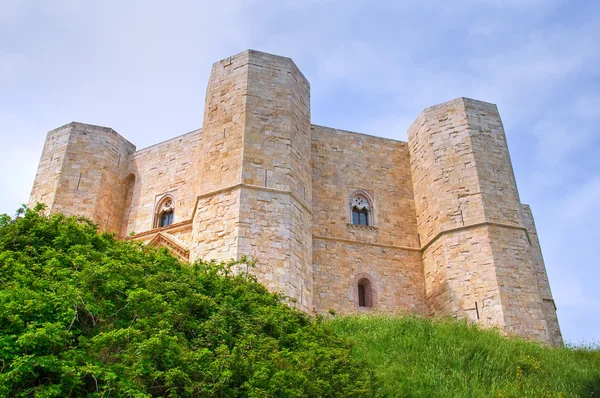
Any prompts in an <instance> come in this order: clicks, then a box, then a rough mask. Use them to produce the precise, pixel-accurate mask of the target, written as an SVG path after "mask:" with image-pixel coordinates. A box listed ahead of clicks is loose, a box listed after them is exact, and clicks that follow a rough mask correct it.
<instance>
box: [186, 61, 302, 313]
mask: <svg viewBox="0 0 600 398" xmlns="http://www.w3.org/2000/svg"><path fill="white" fill-rule="evenodd" d="M309 101H310V95H309V85H308V82H307V81H306V79H305V78H304V76H302V74H301V73H300V71H299V69H298V68H297V67H296V65H294V63H293V62H292V61H291V60H290V59H289V58H284V57H278V56H274V55H270V54H264V53H260V52H256V51H252V50H248V51H245V52H243V53H241V54H238V55H236V56H233V57H230V58H227V59H225V60H222V61H220V62H218V63H216V64H215V65H214V66H213V70H212V73H211V77H210V80H209V86H208V89H207V98H206V107H205V114H204V120H205V121H204V126H203V129H202V137H201V144H200V172H199V175H200V184H199V192H200V199H199V200H198V205H197V208H196V213H195V217H194V221H193V232H192V236H193V239H194V241H196V242H198V243H199V244H198V247H196V248H194V249H193V250H192V258H198V257H202V258H208V257H210V258H219V259H222V258H224V256H227V258H231V257H237V258H239V257H240V256H241V255H248V256H249V257H250V258H252V259H257V260H258V264H259V267H258V268H257V269H256V270H255V271H256V273H257V275H258V276H259V278H260V279H261V281H265V283H266V284H267V285H268V286H269V287H270V288H271V289H273V290H277V291H282V292H283V293H284V294H286V295H287V296H290V297H291V298H294V299H295V300H296V303H297V305H298V306H299V307H300V308H302V309H303V310H306V311H309V312H311V311H312V309H313V308H312V307H313V306H312V294H313V293H312V267H311V259H312V253H311V250H312V245H311V239H310V225H311V223H312V221H311V213H312V211H311V204H312V203H311V195H312V185H311V173H310V171H311V169H310V148H311V147H310V102H309ZM234 198H235V199H234ZM224 206H225V207H226V208H227V209H228V210H227V217H220V216H219V215H218V214H217V212H218V211H220V210H219V209H221V208H223V207H224ZM236 206H237V218H236V210H235V209H236ZM216 219H218V220H219V221H218V222H216V223H211V222H209V221H207V220H216ZM211 224H214V225H211ZM215 236H217V237H218V238H219V239H220V240H221V241H224V242H225V245H221V247H220V248H217V247H212V246H211V245H210V244H207V242H211V240H212V239H214V237H215ZM232 253H233V254H235V256H232V255H231V254H232Z"/></svg>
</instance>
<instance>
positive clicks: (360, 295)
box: [358, 285, 366, 307]
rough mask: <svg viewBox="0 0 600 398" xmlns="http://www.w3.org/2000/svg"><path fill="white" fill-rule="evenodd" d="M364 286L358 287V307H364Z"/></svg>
mask: <svg viewBox="0 0 600 398" xmlns="http://www.w3.org/2000/svg"><path fill="white" fill-rule="evenodd" d="M365 298H366V297H365V285H358V306H359V307H365V306H366V304H365V303H366V300H365Z"/></svg>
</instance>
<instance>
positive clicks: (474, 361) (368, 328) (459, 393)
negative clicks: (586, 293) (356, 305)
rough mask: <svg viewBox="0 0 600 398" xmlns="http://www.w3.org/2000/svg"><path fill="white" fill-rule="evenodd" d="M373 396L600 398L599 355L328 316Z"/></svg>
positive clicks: (424, 323)
mask: <svg viewBox="0 0 600 398" xmlns="http://www.w3.org/2000/svg"><path fill="white" fill-rule="evenodd" d="M329 326H330V328H331V329H332V330H333V331H334V332H335V333H336V334H338V335H340V336H344V337H346V338H347V339H348V340H349V341H350V342H352V343H353V346H354V348H353V352H354V355H355V357H356V358H357V359H359V360H361V361H365V363H366V364H367V366H368V368H369V369H371V370H373V371H374V372H375V376H376V380H377V395H378V396H381V397H600V349H599V348H598V346H597V345H596V346H595V347H585V346H582V347H578V348H550V347H545V346H541V345H539V344H537V343H532V342H527V341H524V340H521V339H516V338H506V337H502V336H501V335H500V334H498V333H497V332H496V331H494V330H481V329H479V328H477V327H476V326H474V325H468V324H467V323H466V322H459V321H455V320H428V319H423V318H419V317H413V316H405V317H388V316H366V315H359V316H352V317H336V318H334V319H333V320H331V321H329Z"/></svg>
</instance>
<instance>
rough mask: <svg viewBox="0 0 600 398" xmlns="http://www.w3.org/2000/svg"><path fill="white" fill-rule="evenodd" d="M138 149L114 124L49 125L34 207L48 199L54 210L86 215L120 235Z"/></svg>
mask: <svg viewBox="0 0 600 398" xmlns="http://www.w3.org/2000/svg"><path fill="white" fill-rule="evenodd" d="M133 152H135V146H134V145H133V144H132V143H130V142H129V141H127V140H126V139H125V138H123V137H121V136H120V135H119V134H117V133H116V132H115V131H114V130H113V129H111V128H109V127H100V126H92V125H89V124H83V123H76V122H73V123H69V124H67V125H65V126H62V127H59V128H57V129H56V130H52V131H50V132H49V133H48V135H47V136H46V142H45V144H44V150H43V152H42V157H41V159H40V164H39V166H38V171H37V174H36V176H35V180H34V183H33V189H32V191H31V196H30V197H29V207H34V206H35V204H36V203H38V202H39V203H44V204H45V205H46V206H48V209H49V211H50V212H51V213H63V214H66V215H77V216H83V217H87V218H89V219H90V220H92V221H94V222H95V223H97V224H98V226H99V227H100V228H102V229H103V230H105V231H110V232H114V233H115V234H117V235H119V234H120V233H121V225H122V222H123V213H124V208H125V201H126V196H127V186H126V184H125V177H126V171H127V164H128V162H129V156H130V155H131V154H132V153H133Z"/></svg>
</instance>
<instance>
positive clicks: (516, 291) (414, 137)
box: [408, 98, 561, 344]
mask: <svg viewBox="0 0 600 398" xmlns="http://www.w3.org/2000/svg"><path fill="white" fill-rule="evenodd" d="M408 134H409V137H408V140H409V149H410V159H411V170H412V179H413V187H414V195H415V206H416V213H417V224H418V231H419V235H420V239H421V243H422V249H423V253H422V255H423V268H424V273H425V290H426V298H427V301H428V304H429V308H430V313H431V314H432V315H438V316H458V317H460V318H467V319H471V320H474V321H477V322H478V323H480V324H481V325H483V326H498V327H500V328H501V329H503V330H505V331H506V332H508V333H511V334H516V335H520V336H524V337H528V338H534V339H536V340H539V341H544V342H550V343H553V344H560V343H561V340H560V334H559V335H558V336H556V333H553V329H554V326H553V325H554V324H556V328H558V323H557V321H556V313H555V311H554V308H553V307H552V310H551V311H550V307H549V306H548V305H547V304H546V305H545V304H544V302H545V301H548V300H552V297H551V295H550V291H549V289H546V288H545V285H547V279H545V281H546V282H544V280H540V278H541V279H544V278H546V276H545V271H544V272H543V275H542V273H540V272H538V270H537V269H536V268H539V267H540V265H539V264H536V261H537V262H538V263H539V261H541V260H539V259H537V256H535V247H533V246H532V240H531V237H530V236H529V232H528V226H529V229H530V230H531V228H532V227H531V225H532V222H529V223H526V222H525V218H524V213H523V205H522V204H521V202H520V199H519V194H518V191H517V186H516V183H515V178H514V174H513V170H512V165H511V161H510V157H509V153H508V147H507V145H506V137H505V134H504V129H503V126H502V122H501V120H500V115H499V114H498V110H497V108H496V106H495V105H493V104H489V103H485V102H480V101H475V100H471V99H466V98H459V99H456V100H453V101H449V102H446V103H443V104H440V105H437V106H434V107H430V108H427V109H425V110H424V111H423V112H422V113H421V114H420V115H419V117H418V118H417V119H416V121H415V122H414V123H413V124H412V126H411V127H410V128H409V133H408ZM528 224H529V225H528ZM536 242H537V240H536ZM534 259H535V260H536V261H534ZM541 267H542V268H543V265H542V266H541ZM546 296H547V297H546ZM552 306H553V302H552ZM559 333H560V332H559Z"/></svg>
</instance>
